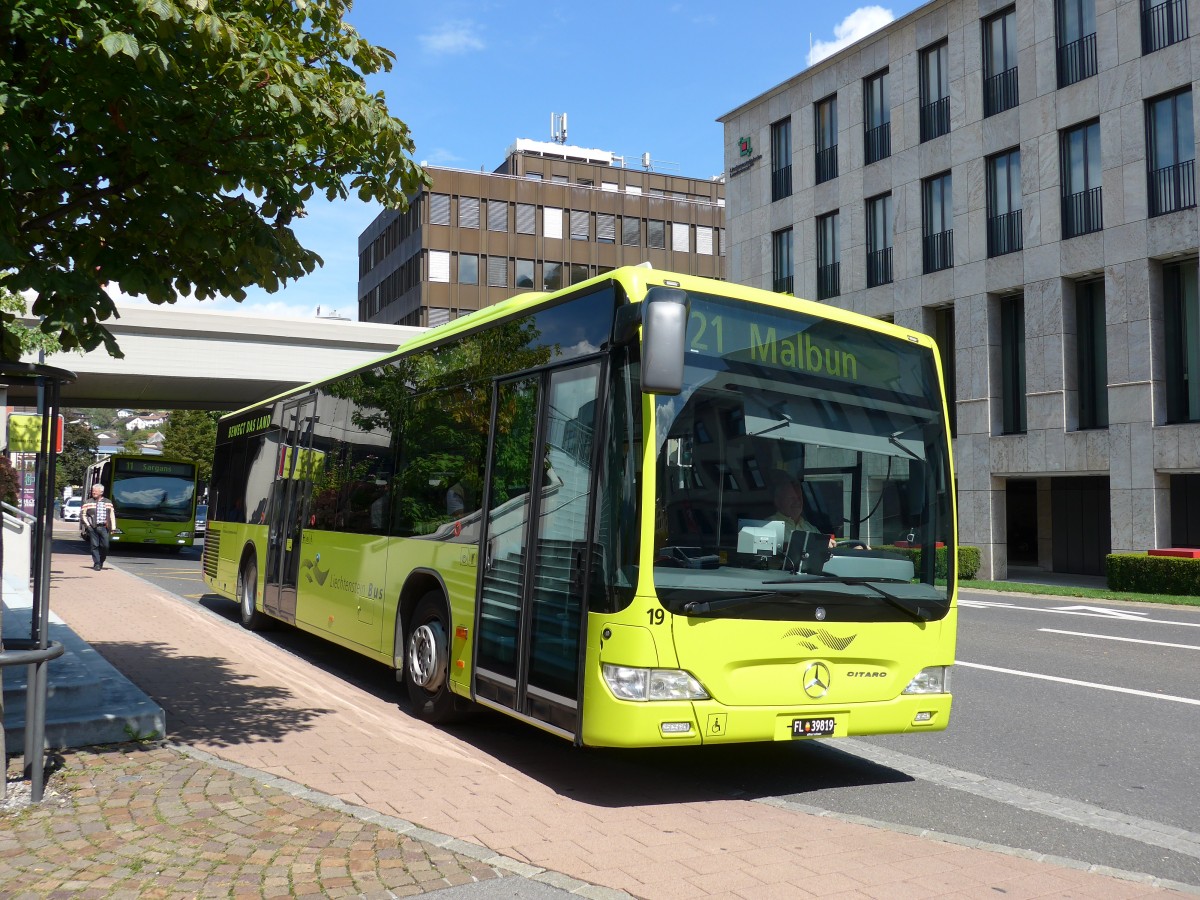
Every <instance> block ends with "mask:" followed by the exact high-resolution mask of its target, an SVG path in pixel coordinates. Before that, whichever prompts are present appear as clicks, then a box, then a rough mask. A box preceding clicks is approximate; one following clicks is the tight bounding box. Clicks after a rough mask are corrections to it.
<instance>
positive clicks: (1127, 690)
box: [954, 660, 1200, 706]
mask: <svg viewBox="0 0 1200 900" xmlns="http://www.w3.org/2000/svg"><path fill="white" fill-rule="evenodd" d="M954 664H955V665H956V666H966V667H967V668H968V669H983V670H984V671H985V672H999V673H1001V674H1002V675H1020V676H1021V677H1022V678H1037V679H1038V680H1040V681H1057V682H1059V683H1060V684H1074V685H1078V686H1079V687H1090V688H1096V689H1097V690H1101V691H1113V692H1115V693H1118V694H1133V695H1134V696H1136V697H1149V698H1150V699H1152V700H1170V701H1172V702H1173V703H1187V704H1189V705H1191V706H1200V700H1193V699H1192V698H1191V697H1176V696H1174V695H1173V694H1159V693H1157V692H1155V691H1138V690H1134V689H1133V688H1123V687H1117V686H1116V685H1115V684H1096V683H1095V682H1093V681H1078V680H1076V679H1074V678H1060V677H1059V676H1057V675H1040V674H1038V673H1037V672H1022V671H1020V670H1019V669H1002V668H1000V667H999V666H984V665H980V664H979V663H969V662H962V661H961V660H960V661H958V662H955V663H954Z"/></svg>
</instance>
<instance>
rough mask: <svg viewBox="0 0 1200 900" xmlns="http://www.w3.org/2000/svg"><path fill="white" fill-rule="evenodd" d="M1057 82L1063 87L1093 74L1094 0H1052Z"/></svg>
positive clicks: (1094, 71) (1094, 39)
mask: <svg viewBox="0 0 1200 900" xmlns="http://www.w3.org/2000/svg"><path fill="white" fill-rule="evenodd" d="M1054 22H1055V31H1056V32H1057V34H1056V38H1057V44H1058V86H1059V87H1060V88H1064V87H1066V86H1067V85H1069V84H1074V83H1075V82H1077V81H1083V79H1085V78H1091V77H1092V76H1093V75H1095V74H1096V3H1095V0H1055V3H1054Z"/></svg>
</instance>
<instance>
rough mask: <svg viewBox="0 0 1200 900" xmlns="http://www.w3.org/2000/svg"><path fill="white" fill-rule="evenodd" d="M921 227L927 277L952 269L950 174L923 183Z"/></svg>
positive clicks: (952, 201)
mask: <svg viewBox="0 0 1200 900" xmlns="http://www.w3.org/2000/svg"><path fill="white" fill-rule="evenodd" d="M921 226H922V227H921V233H922V235H923V240H922V243H923V247H922V249H923V252H922V265H923V268H924V272H925V274H926V275H928V274H929V273H930V272H939V271H941V270H942V269H949V268H950V267H951V266H953V265H954V196H953V192H952V190H951V183H950V173H949V172H943V173H942V174H941V175H935V176H933V177H932V178H926V179H925V180H924V181H923V182H922V183H921Z"/></svg>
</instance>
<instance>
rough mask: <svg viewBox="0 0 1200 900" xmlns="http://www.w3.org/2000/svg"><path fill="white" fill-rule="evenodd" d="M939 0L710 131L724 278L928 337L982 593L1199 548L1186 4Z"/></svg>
mask: <svg viewBox="0 0 1200 900" xmlns="http://www.w3.org/2000/svg"><path fill="white" fill-rule="evenodd" d="M1191 5H1192V6H1194V7H1197V8H1193V9H1189V4H1188V2H1187V0H1166V2H1152V0H1017V2H1016V3H1013V2H1011V0H1010V2H1007V3H1003V2H991V0H971V2H966V0H934V2H931V3H927V4H925V5H923V6H921V7H919V8H917V9H916V10H914V11H913V12H911V13H909V14H908V15H906V16H904V17H902V18H900V19H897V20H895V21H894V22H892V23H890V24H889V25H887V26H886V27H885V28H883V29H882V30H880V31H878V32H876V33H874V34H872V35H870V36H869V37H867V38H865V39H863V40H861V41H859V42H858V43H856V44H854V45H852V46H850V47H848V48H846V49H844V50H842V51H841V52H839V53H837V54H836V55H834V56H832V57H829V58H828V59H825V60H823V61H821V62H819V63H818V64H816V65H814V66H812V67H811V68H809V69H807V70H806V71H804V72H802V73H801V74H799V75H797V76H796V77H794V78H792V79H790V80H789V81H787V82H785V83H783V84H780V85H778V86H776V87H774V88H772V89H771V90H769V91H767V92H766V93H764V94H762V95H761V96H758V97H755V98H754V99H752V100H749V101H748V102H746V103H745V104H743V105H741V106H739V107H738V108H737V109H735V110H733V111H731V112H729V113H728V114H726V115H725V116H723V117H722V118H721V120H720V121H721V122H722V123H723V124H724V127H725V159H726V166H727V175H728V180H727V184H726V195H727V203H728V206H727V227H728V229H729V239H730V248H729V259H728V266H729V275H728V277H729V279H730V280H731V281H737V282H742V283H746V284H751V285H756V286H760V287H768V288H770V287H774V288H775V289H776V290H792V289H794V292H795V293H796V294H797V295H799V296H804V297H808V298H811V299H814V300H820V301H823V302H827V303H831V304H837V305H839V306H842V307H846V308H849V309H853V310H856V311H858V312H862V313H865V314H867V315H871V316H876V317H880V318H885V319H889V320H892V321H895V322H896V324H898V325H902V326H905V327H908V328H913V329H919V330H922V331H925V332H928V333H930V334H933V335H934V336H935V337H936V338H937V339H938V341H939V343H940V350H941V353H942V359H943V364H944V367H945V372H946V381H947V390H948V392H949V394H950V414H951V420H952V426H953V429H954V433H955V441H954V449H955V465H956V469H957V472H956V474H957V488H958V514H959V532H960V539H961V541H962V542H963V543H964V544H971V545H975V546H978V547H980V548H981V550H982V551H983V558H984V565H983V569H982V571H981V573H980V577H985V578H992V577H995V578H1004V577H1006V575H1007V573H1008V571H1009V569H1010V567H1013V568H1015V567H1025V566H1035V567H1039V568H1041V569H1043V570H1049V571H1055V572H1068V573H1082V574H1103V572H1104V563H1105V559H1104V558H1105V555H1106V554H1107V553H1108V552H1110V551H1111V552H1126V551H1144V550H1147V549H1149V548H1154V547H1172V546H1176V547H1179V546H1190V547H1200V300H1198V297H1197V249H1198V244H1200V242H1198V240H1197V234H1198V228H1197V225H1198V222H1197V209H1196V185H1195V156H1196V143H1195V134H1196V125H1195V116H1194V111H1193V103H1192V94H1193V90H1194V87H1195V82H1196V80H1197V77H1198V73H1200V67H1198V62H1197V60H1198V59H1200V44H1197V39H1196V38H1195V37H1192V36H1191V34H1190V31H1191V29H1192V28H1195V27H1197V26H1198V25H1200V18H1198V16H1200V5H1197V4H1195V3H1193V4H1191Z"/></svg>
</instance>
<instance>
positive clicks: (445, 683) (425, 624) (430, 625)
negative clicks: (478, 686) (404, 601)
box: [404, 591, 464, 724]
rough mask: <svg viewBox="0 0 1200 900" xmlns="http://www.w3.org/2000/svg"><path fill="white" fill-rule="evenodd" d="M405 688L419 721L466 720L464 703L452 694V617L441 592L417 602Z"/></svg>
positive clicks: (406, 656)
mask: <svg viewBox="0 0 1200 900" xmlns="http://www.w3.org/2000/svg"><path fill="white" fill-rule="evenodd" d="M404 686H405V688H406V690H407V691H408V698H409V700H410V701H411V702H412V705H413V710H414V712H415V713H416V714H417V717H418V718H420V719H424V720H425V721H426V722H432V723H434V724H441V723H445V722H453V721H456V720H457V719H460V718H462V716H463V713H464V709H463V701H461V700H460V699H459V698H458V697H456V696H455V695H454V694H453V693H452V692H451V691H450V617H449V615H448V614H447V612H446V602H445V600H444V599H443V598H442V595H441V593H440V592H438V591H430V592H429V593H428V594H426V595H425V596H424V597H422V598H421V599H420V600H419V601H418V602H417V607H416V610H415V611H414V612H413V616H412V619H411V620H410V621H409V625H408V641H407V644H406V646H405V652H404Z"/></svg>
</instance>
